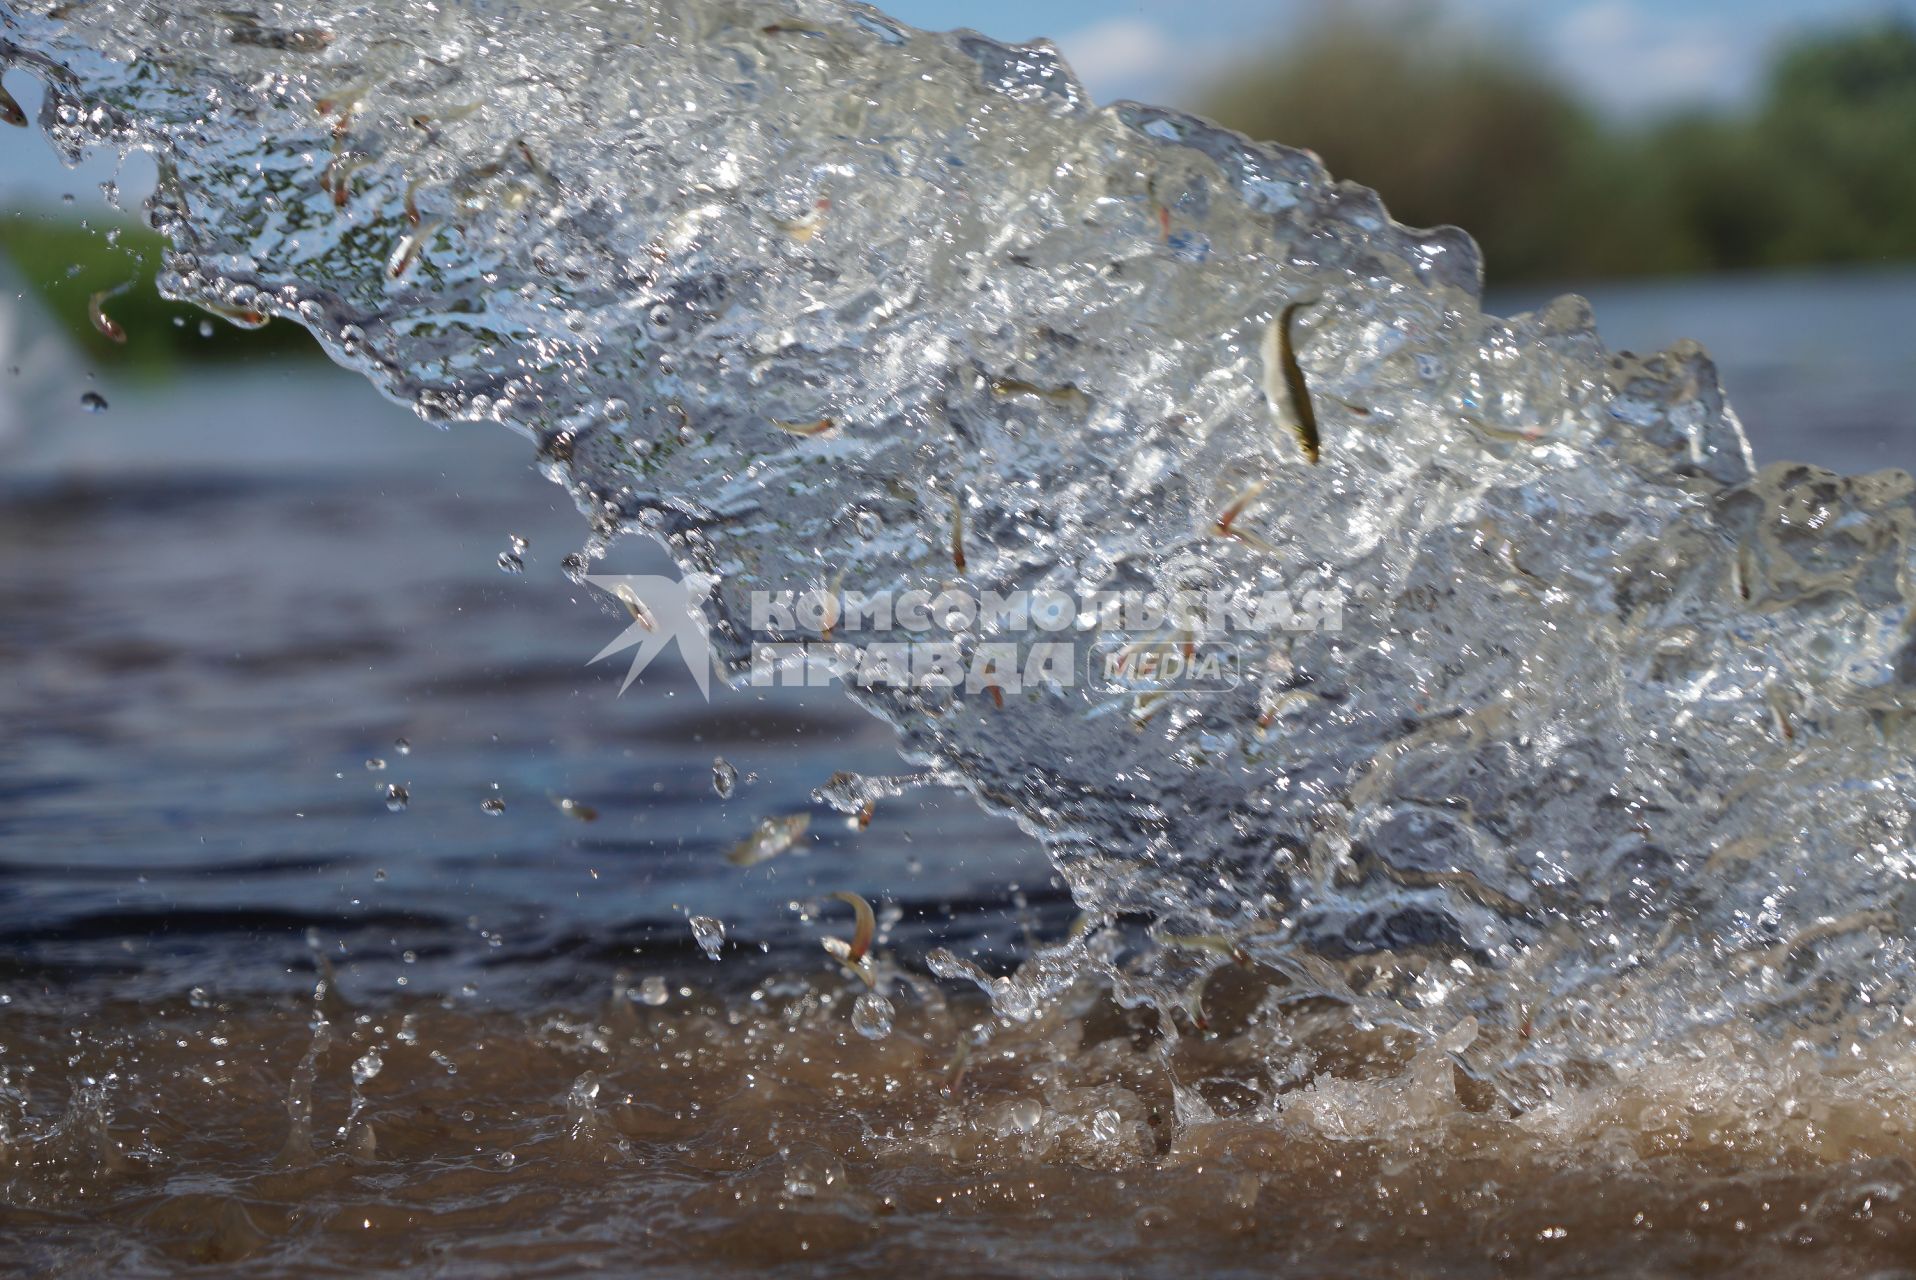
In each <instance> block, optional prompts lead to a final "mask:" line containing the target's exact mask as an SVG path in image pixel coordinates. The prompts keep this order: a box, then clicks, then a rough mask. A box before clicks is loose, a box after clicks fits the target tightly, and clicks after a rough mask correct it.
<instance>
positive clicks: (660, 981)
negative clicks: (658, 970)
mask: <svg viewBox="0 0 1916 1280" xmlns="http://www.w3.org/2000/svg"><path fill="white" fill-rule="evenodd" d="M671 998H672V989H671V988H670V987H668V986H666V985H665V979H664V978H661V977H659V976H658V975H657V974H653V975H652V976H651V977H649V978H647V979H646V980H645V981H644V982H641V983H640V984H639V1002H640V1003H641V1004H649V1005H651V1006H652V1007H653V1008H655V1009H656V1008H658V1007H659V1006H660V1005H662V1004H664V1003H665V1002H666V1001H668V1000H670V999H671Z"/></svg>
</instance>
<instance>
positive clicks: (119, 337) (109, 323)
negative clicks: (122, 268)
mask: <svg viewBox="0 0 1916 1280" xmlns="http://www.w3.org/2000/svg"><path fill="white" fill-rule="evenodd" d="M131 286H132V282H131V281H128V282H127V283H126V284H123V285H120V286H119V287H118V288H115V289H102V290H100V291H99V292H98V293H96V294H94V295H93V296H92V297H90V298H88V299H87V303H86V314H87V319H89V320H91V321H92V322H93V327H94V328H95V329H97V330H99V331H100V334H101V336H102V337H104V338H106V339H107V340H108V341H109V342H117V343H119V344H120V345H121V346H125V345H126V330H125V329H123V328H121V327H120V323H119V321H117V320H115V319H114V318H113V317H112V316H110V315H108V314H107V313H106V309H105V308H106V300H107V299H108V298H111V297H114V296H115V295H117V294H121V293H125V292H126V291H127V289H128V288H130V287H131Z"/></svg>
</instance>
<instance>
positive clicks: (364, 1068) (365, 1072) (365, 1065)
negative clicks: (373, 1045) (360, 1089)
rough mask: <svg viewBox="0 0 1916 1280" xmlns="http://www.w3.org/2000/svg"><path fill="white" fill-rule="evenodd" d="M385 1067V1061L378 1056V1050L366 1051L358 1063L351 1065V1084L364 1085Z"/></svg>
mask: <svg viewBox="0 0 1916 1280" xmlns="http://www.w3.org/2000/svg"><path fill="white" fill-rule="evenodd" d="M385 1066H386V1060H385V1059H384V1058H381V1057H380V1056H379V1050H377V1049H368V1050H366V1052H365V1053H364V1054H363V1055H362V1056H361V1057H360V1059H359V1061H357V1062H355V1063H353V1083H354V1084H365V1083H366V1082H367V1081H368V1080H370V1079H372V1078H373V1077H374V1076H376V1075H378V1074H379V1073H380V1071H381V1070H383V1069H384V1068H385Z"/></svg>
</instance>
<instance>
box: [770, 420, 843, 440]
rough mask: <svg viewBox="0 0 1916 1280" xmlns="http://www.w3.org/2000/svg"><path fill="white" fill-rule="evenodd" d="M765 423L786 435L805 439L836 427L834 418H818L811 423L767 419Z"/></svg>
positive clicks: (820, 434) (836, 421)
mask: <svg viewBox="0 0 1916 1280" xmlns="http://www.w3.org/2000/svg"><path fill="white" fill-rule="evenodd" d="M766 421H767V422H769V423H771V424H772V425H773V426H775V427H777V428H778V429H779V430H780V431H783V432H785V433H786V434H787V435H794V436H804V437H806V438H807V439H810V438H811V437H812V436H822V435H824V434H825V433H826V432H827V431H830V430H832V429H833V428H835V427H836V426H838V420H837V419H836V418H818V419H815V420H814V421H811V422H788V421H786V420H785V419H784V418H767V419H766Z"/></svg>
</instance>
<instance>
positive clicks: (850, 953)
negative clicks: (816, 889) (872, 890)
mask: <svg viewBox="0 0 1916 1280" xmlns="http://www.w3.org/2000/svg"><path fill="white" fill-rule="evenodd" d="M831 896H832V897H834V898H836V899H838V900H839V901H840V902H843V903H845V904H846V905H847V906H849V907H850V908H851V909H852V912H853V915H854V917H855V918H856V921H857V923H856V924H855V925H854V926H853V928H852V940H851V941H850V942H846V941H844V940H843V939H842V938H825V939H823V940H822V941H821V944H820V945H822V946H823V947H824V948H825V951H826V954H828V955H830V956H831V957H832V959H834V960H836V961H838V962H839V963H840V964H842V965H844V966H845V967H846V968H847V969H850V970H851V971H852V972H853V973H854V974H856V975H858V977H860V978H861V979H863V980H864V983H865V985H866V986H868V987H870V986H875V985H876V981H875V976H874V975H873V973H872V962H871V947H872V936H873V935H874V934H876V933H877V932H878V918H877V917H876V916H875V915H873V914H872V904H871V903H869V902H867V901H865V900H864V899H863V898H862V897H860V896H859V895H857V894H855V893H851V892H849V891H847V890H842V889H841V890H840V891H839V892H837V893H834V894H832V895H831Z"/></svg>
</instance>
